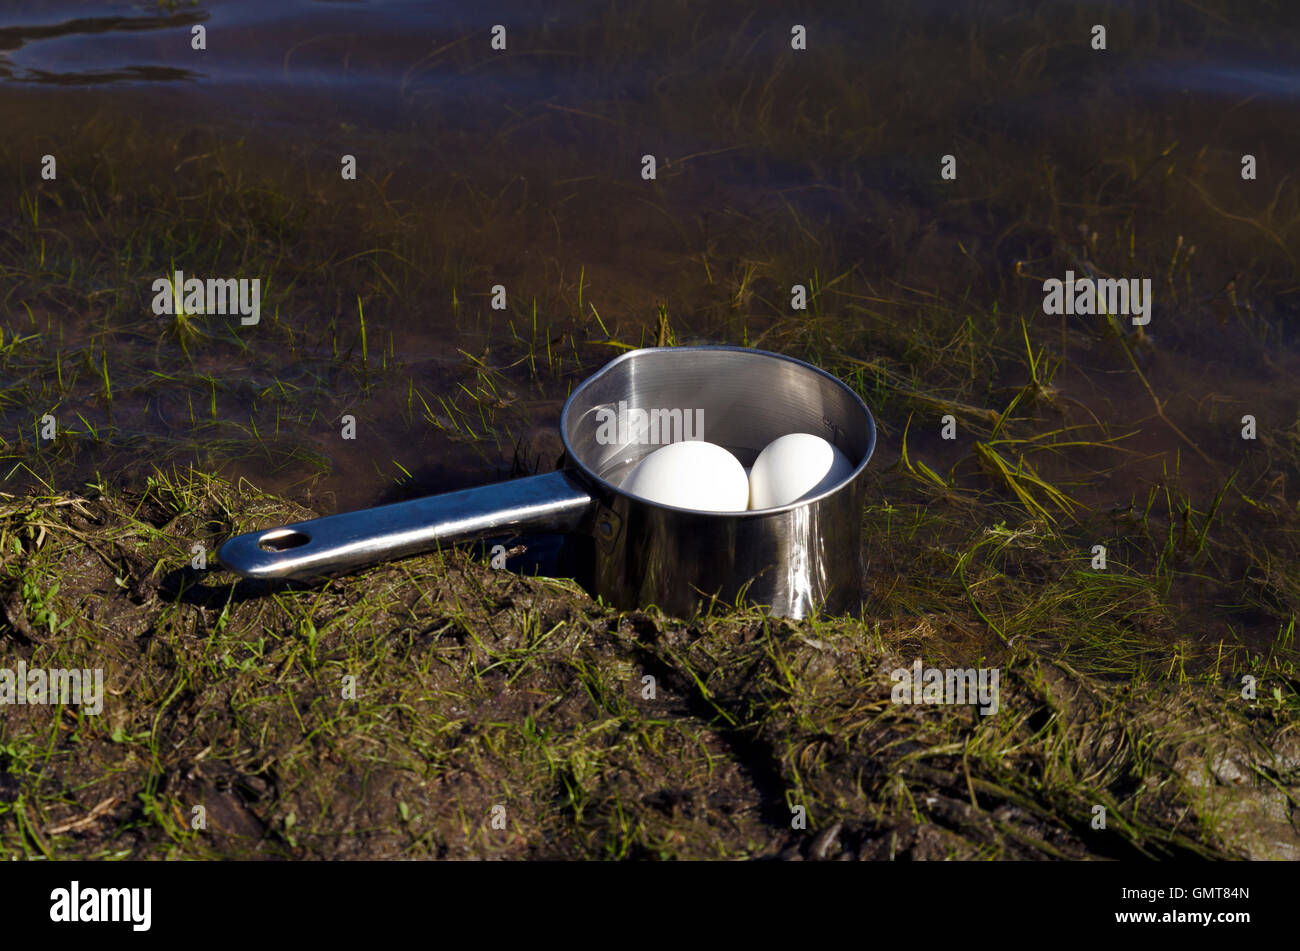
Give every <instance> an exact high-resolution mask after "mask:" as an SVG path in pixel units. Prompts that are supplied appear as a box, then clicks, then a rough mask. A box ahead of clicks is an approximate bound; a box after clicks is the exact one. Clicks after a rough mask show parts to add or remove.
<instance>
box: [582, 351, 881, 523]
mask: <svg viewBox="0 0 1300 951" xmlns="http://www.w3.org/2000/svg"><path fill="white" fill-rule="evenodd" d="M699 350H714V351H730V352H733V353H744V354H749V355H751V356H756V357H763V358H768V359H774V360H784V361H786V362H787V363H793V364H795V365H796V366H799V367H802V368H804V369H805V370H811V371H812V372H813V373H816V374H818V375H820V376H822V377H824V378H825V379H827V380H829V381H830V382H831V383H833V384H834V385H835V386H837V387H839V388H840V389H841V390H842V391H843V392H844V393H846V394H847V395H848V396H849V398H850V399H851V400H852V401H853V402H854V403H856V404H857V406H858V407H859V408H860V409H861V410H862V414H863V417H864V418H865V419H866V421H867V451H866V453H865V454H864V455H863V457H862V461H861V462H859V463H858V464H857V466H855V467H854V469H853V471H852V472H851V473H849V474H848V475H847V476H846V477H845V478H844V479H843V480H842V481H840V482H837V483H836V484H835V485H833V486H831V487H830V488H828V489H824V490H823V491H822V492H819V493H818V494H817V495H814V496H812V497H811V498H806V499H799V500H798V501H795V502H789V503H787V504H786V505H780V506H776V507H773V508H766V509H741V510H739V511H735V512H710V511H708V510H706V509H688V508H681V507H679V506H676V505H665V504H663V503H662V502H652V501H651V500H650V499H646V498H642V497H641V496H639V495H633V494H631V493H630V492H625V491H623V489H621V488H620V487H619V486H617V485H615V484H614V483H612V482H609V481H608V480H606V479H603V478H601V477H600V476H599V475H597V474H596V473H595V472H594V471H592V470H591V469H590V468H589V467H588V466H587V465H586V463H584V462H583V461H582V460H581V459H579V458H578V456H577V454H576V453H575V452H574V450H573V446H572V445H570V443H569V432H568V426H567V425H566V423H567V421H568V418H569V410H570V409H571V408H572V407H573V402H574V400H575V399H577V398H578V396H579V395H580V394H581V393H582V392H583V391H584V390H586V389H587V387H589V386H591V385H593V384H594V383H595V382H596V381H597V380H599V379H600V378H601V377H602V376H604V375H605V374H606V373H608V372H611V371H612V370H613V369H614V368H615V367H617V366H618V365H619V364H621V363H623V362H625V361H627V360H631V359H633V358H634V357H636V356H637V355H638V354H646V353H671V352H681V351H699ZM560 442H561V443H562V444H563V445H564V457H565V460H566V464H567V465H571V466H573V467H575V468H577V469H578V471H579V472H580V473H581V474H582V477H583V478H584V479H589V480H590V481H592V482H594V483H596V484H597V485H599V486H601V487H602V488H604V489H605V490H607V491H608V492H610V493H612V494H614V495H618V496H621V497H622V498H625V499H628V500H629V501H631V502H635V503H637V504H639V505H648V506H651V507H652V508H657V509H663V510H665V511H668V512H680V513H682V514H684V515H692V516H705V517H715V518H719V519H727V518H766V517H769V516H772V515H780V514H782V513H785V512H790V511H793V510H795V509H799V508H805V507H807V506H810V505H813V504H815V503H817V502H820V501H822V500H823V499H826V498H829V497H830V496H832V495H835V494H836V493H837V492H840V491H842V490H844V489H846V488H848V487H849V486H850V485H851V484H852V483H853V482H855V481H856V480H857V479H858V477H859V476H860V475H861V474H862V472H863V471H864V470H865V469H866V468H867V463H869V462H870V461H871V457H872V456H873V455H875V452H876V418H875V417H874V416H873V415H872V414H871V410H870V408H868V406H867V404H866V401H865V400H863V399H862V397H860V396H859V395H858V394H857V393H856V392H854V390H853V388H852V387H850V386H849V385H848V384H846V383H845V382H844V381H843V380H841V379H840V378H839V377H837V376H835V374H833V373H830V372H828V371H826V370H823V369H822V368H821V367H819V366H815V365H814V364H811V363H809V362H807V361H806V360H800V359H799V358H797V357H792V356H789V355H787V354H784V353H775V352H773V351H771V350H759V349H757V348H755V347H734V346H730V345H726V344H702V345H699V346H691V347H638V348H637V349H635V350H628V351H627V352H625V353H621V354H619V355H618V356H617V357H615V358H614V359H613V360H610V361H609V362H608V363H606V364H605V365H604V366H602V367H601V368H600V369H599V370H597V371H596V372H595V373H593V374H591V376H589V377H587V378H586V379H585V380H583V381H582V382H581V383H579V384H578V386H577V387H575V388H574V390H573V392H572V393H570V394H569V397H568V399H566V400H565V401H564V407H563V408H562V409H561V410H560Z"/></svg>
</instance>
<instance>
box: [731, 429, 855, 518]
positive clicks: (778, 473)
mask: <svg viewBox="0 0 1300 951" xmlns="http://www.w3.org/2000/svg"><path fill="white" fill-rule="evenodd" d="M852 472H853V463H851V462H849V459H848V456H846V455H844V453H842V452H840V451H839V450H838V449H836V448H835V447H834V446H832V445H831V444H830V443H828V442H827V441H826V440H825V439H822V438H821V437H820V436H814V435H812V434H811V433H790V434H789V435H787V436H782V437H780V438H779V439H774V440H772V441H771V442H770V443H768V444H767V446H766V447H765V448H764V449H763V451H762V452H760V453H759V454H758V458H757V459H755V460H754V468H753V469H752V470H751V471H750V473H749V507H750V508H752V509H770V508H776V507H777V506H780V505H788V504H790V503H791V502H797V501H799V500H800V499H804V498H808V497H810V496H814V495H819V494H821V493H822V492H824V491H826V490H827V489H829V488H830V487H831V486H833V485H837V484H838V483H840V482H843V481H844V480H845V479H847V478H848V477H849V475H850V474H852Z"/></svg>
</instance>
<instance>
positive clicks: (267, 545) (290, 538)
mask: <svg viewBox="0 0 1300 951" xmlns="http://www.w3.org/2000/svg"><path fill="white" fill-rule="evenodd" d="M309 541H311V536H310V535H308V534H307V533H306V532H300V531H297V530H295V529H292V528H277V529H276V530H275V531H273V532H267V533H266V534H265V535H263V536H262V537H261V538H259V539H258V540H257V547H258V548H260V549H262V551H288V550H289V549H290V548H300V547H301V546H303V545H305V544H307V543H308V542H309Z"/></svg>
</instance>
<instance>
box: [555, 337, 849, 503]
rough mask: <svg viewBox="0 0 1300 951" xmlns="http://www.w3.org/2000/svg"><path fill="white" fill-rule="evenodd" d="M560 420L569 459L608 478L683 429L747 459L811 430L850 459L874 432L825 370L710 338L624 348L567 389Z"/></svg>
mask: <svg viewBox="0 0 1300 951" xmlns="http://www.w3.org/2000/svg"><path fill="white" fill-rule="evenodd" d="M562 425H563V427H564V432H565V439H566V441H567V443H568V445H569V448H570V450H571V451H572V453H573V455H574V457H575V460H576V461H577V462H578V463H579V464H580V465H581V466H582V467H583V468H586V469H587V470H588V471H590V472H592V473H593V474H595V475H597V476H599V477H600V478H601V479H604V480H605V481H607V482H610V483H612V484H614V485H619V484H621V482H622V479H623V478H624V477H625V476H626V474H627V473H628V472H629V471H630V470H631V469H632V467H633V466H635V465H636V464H637V463H638V462H640V461H641V459H643V458H644V457H645V456H647V455H648V454H650V453H651V452H654V451H655V450H656V449H658V448H659V447H660V446H663V445H667V444H668V443H672V442H678V441H680V440H681V439H683V438H692V439H704V440H707V441H708V442H712V443H716V444H718V445H720V446H722V447H723V448H725V449H728V450H730V451H731V452H732V453H734V454H735V456H736V458H738V459H739V460H740V462H741V464H742V465H744V466H746V467H748V466H750V465H753V462H754V459H755V458H757V456H758V454H759V452H761V451H762V449H763V447H764V446H766V445H767V444H768V443H769V442H771V441H772V440H774V439H776V438H777V437H779V436H784V435H786V434H788V433H797V432H805V433H813V434H814V435H817V436H821V437H822V438H824V439H826V440H828V441H829V442H831V443H833V444H834V445H835V446H836V447H837V448H838V449H839V450H840V451H841V452H843V453H844V454H845V455H846V456H847V457H848V458H849V460H850V461H852V463H853V465H854V467H855V468H856V467H857V466H859V465H861V463H862V462H863V460H864V459H865V458H866V456H867V454H868V453H869V451H870V450H871V447H872V441H873V435H874V427H873V424H872V421H871V418H870V416H869V414H868V413H867V412H866V411H865V410H864V408H863V406H862V403H861V401H860V400H858V398H857V397H856V396H855V395H854V394H853V393H852V392H851V391H850V390H849V389H848V388H847V387H845V386H844V385H843V384H841V383H840V382H839V381H837V380H835V379H834V378H832V377H829V376H828V375H825V374H823V373H821V372H820V371H818V370H815V369H813V368H811V367H809V366H807V365H806V364H802V363H799V362H796V361H793V360H790V359H787V358H785V357H781V356H779V355H777V354H769V353H765V352H762V351H755V350H746V349H730V348H712V347H676V348H668V349H662V350H659V349H655V350H637V351H633V352H631V353H628V354H626V355H625V356H623V357H621V358H620V359H618V360H616V361H614V362H613V363H611V364H609V365H608V366H606V367H605V368H604V369H603V370H601V371H600V372H599V373H597V374H596V375H595V376H593V377H591V378H590V379H589V380H587V381H586V382H585V383H584V384H583V385H582V386H581V387H579V388H578V389H577V390H576V391H575V392H574V395H573V398H572V399H571V401H570V403H569V406H568V411H567V412H566V414H565V417H564V420H563V421H562Z"/></svg>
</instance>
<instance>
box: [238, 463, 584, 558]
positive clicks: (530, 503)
mask: <svg viewBox="0 0 1300 951" xmlns="http://www.w3.org/2000/svg"><path fill="white" fill-rule="evenodd" d="M595 505H596V502H595V500H594V499H593V498H592V496H591V493H590V492H588V491H587V489H586V488H585V487H584V486H583V485H582V483H581V482H579V481H578V480H577V479H575V478H574V477H573V476H572V475H570V474H569V473H568V472H549V473H547V474H545V475H536V476H529V477H527V478H523V479H513V480H511V481H509V482H498V483H496V484H495V485H485V486H482V487H479V488H475V489H465V490H463V491H460V492H447V493H445V494H443V495H430V496H426V497H424V498H420V499H412V500H410V501H409V502H396V503H393V504H391V505H380V506H377V507H375V508H370V509H360V510H358V511H355V512H344V513H343V514H340V515H329V516H326V517H325V518H314V519H311V520H310V521H306V522H297V523H295V524H293V525H283V526H280V527H279V528H269V529H262V530H261V531H257V532H249V533H247V534H245V535H236V536H235V537H234V538H231V539H228V540H227V541H226V543H225V544H223V545H222V546H221V549H220V551H219V552H218V553H217V557H218V559H219V560H220V561H221V565H222V567H224V568H228V569H230V570H231V571H234V572H237V573H238V574H241V575H244V576H245V577H248V578H266V579H289V578H293V579H304V578H313V577H316V576H318V575H326V574H338V573H340V572H342V571H345V570H347V569H349V568H359V567H361V566H363V565H370V564H374V563H376V562H380V561H389V560H392V559H395V558H401V557H403V556H405V555H414V554H417V553H419V552H425V551H431V550H433V549H435V548H437V547H439V546H440V545H442V544H445V543H450V542H456V541H466V540H469V539H474V538H482V537H485V536H490V535H501V534H511V533H514V532H576V531H581V530H583V529H584V527H585V522H586V519H587V516H588V515H589V513H590V512H591V511H592V510H593V509H594V507H595Z"/></svg>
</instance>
